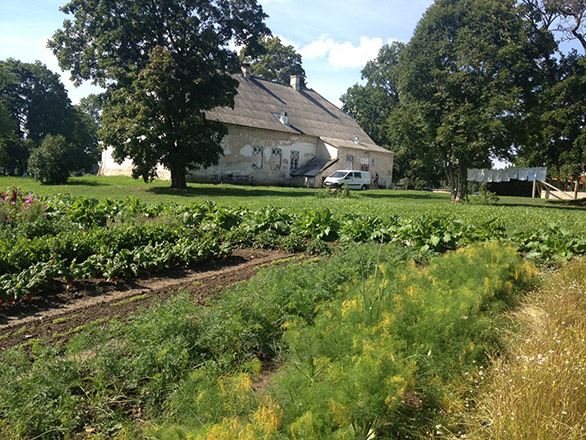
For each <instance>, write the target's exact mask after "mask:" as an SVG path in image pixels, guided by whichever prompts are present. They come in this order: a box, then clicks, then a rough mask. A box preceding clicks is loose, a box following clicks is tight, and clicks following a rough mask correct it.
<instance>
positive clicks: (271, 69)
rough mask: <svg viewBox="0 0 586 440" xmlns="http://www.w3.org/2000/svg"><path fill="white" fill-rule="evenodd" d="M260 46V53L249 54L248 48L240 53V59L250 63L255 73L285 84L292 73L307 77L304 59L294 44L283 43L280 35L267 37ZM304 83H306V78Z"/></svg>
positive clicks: (252, 71)
mask: <svg viewBox="0 0 586 440" xmlns="http://www.w3.org/2000/svg"><path fill="white" fill-rule="evenodd" d="M260 47H261V51H262V53H259V54H258V55H249V52H250V51H249V49H248V48H244V49H243V50H242V52H241V53H240V61H241V62H242V63H247V64H250V72H251V73H252V74H253V75H255V76H260V77H261V78H264V79H266V80H269V81H275V82H280V83H283V84H289V80H290V78H291V76H292V75H300V76H301V77H302V78H305V69H303V60H302V58H301V55H300V54H299V53H297V51H295V48H294V47H293V46H291V45H285V44H283V43H282V42H281V39H280V38H279V37H265V38H263V39H262V40H261V41H260ZM253 53H254V52H253ZM302 85H305V79H303V82H302Z"/></svg>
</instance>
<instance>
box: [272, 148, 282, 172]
mask: <svg viewBox="0 0 586 440" xmlns="http://www.w3.org/2000/svg"><path fill="white" fill-rule="evenodd" d="M280 169H281V149H280V148H273V149H272V150H271V170H280Z"/></svg>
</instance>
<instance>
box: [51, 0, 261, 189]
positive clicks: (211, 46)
mask: <svg viewBox="0 0 586 440" xmlns="http://www.w3.org/2000/svg"><path fill="white" fill-rule="evenodd" d="M62 10H63V12H65V13H66V14H70V15H72V18H71V19H69V20H66V21H65V22H64V23H63V28H62V29H60V30H58V31H57V32H56V33H55V35H54V36H53V38H52V39H51V40H50V42H49V45H50V47H51V48H52V49H53V52H54V53H55V54H56V56H57V58H58V60H59V63H60V65H61V67H62V68H64V69H69V70H71V75H72V78H73V79H74V80H75V81H77V82H81V81H85V80H91V81H93V82H94V83H96V84H99V85H101V86H102V87H105V88H106V89H107V93H106V98H107V99H106V102H105V105H104V110H103V115H102V121H101V122H102V124H103V128H102V131H101V133H102V138H103V140H104V142H105V143H106V144H107V145H111V146H112V147H113V148H114V158H115V159H117V160H118V161H122V160H124V158H125V157H130V158H131V159H132V161H133V176H134V177H142V178H143V179H144V180H145V181H149V180H150V179H152V178H154V177H155V176H156V168H157V165H158V164H159V163H160V164H162V165H164V166H165V167H166V168H168V169H169V170H170V172H171V180H172V183H171V186H172V187H174V188H184V187H185V186H186V173H187V171H188V170H189V169H194V168H197V167H199V166H204V167H205V166H209V165H211V164H215V163H217V161H218V159H219V157H220V155H221V154H222V148H221V145H220V142H221V139H222V137H223V135H224V134H225V128H224V127H223V126H222V125H220V124H219V123H215V122H213V121H209V120H207V119H206V117H205V111H206V110H209V109H212V108H214V107H216V106H231V105H233V103H234V95H235V94H236V87H237V82H236V81H235V80H233V79H232V78H231V77H230V75H229V72H230V71H235V70H236V68H237V65H238V56H237V54H236V53H235V52H234V50H233V49H231V47H235V46H247V47H248V48H249V50H251V53H254V50H255V48H256V46H257V45H256V42H257V41H258V40H259V39H260V38H262V37H264V36H266V35H268V34H269V30H268V28H267V27H266V25H265V24H264V21H263V20H264V18H265V14H264V12H263V10H262V8H261V6H260V5H258V4H257V2H256V0H116V1H114V0H92V1H87V0H72V1H70V2H69V3H67V4H66V5H65V6H64V7H63V8H62Z"/></svg>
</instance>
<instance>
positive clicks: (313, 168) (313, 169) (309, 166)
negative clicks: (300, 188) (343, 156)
mask: <svg viewBox="0 0 586 440" xmlns="http://www.w3.org/2000/svg"><path fill="white" fill-rule="evenodd" d="M337 161H338V159H322V158H318V157H314V158H312V159H311V160H310V161H308V162H307V163H306V164H305V165H303V166H302V167H301V168H298V169H296V170H293V171H291V175H292V176H306V177H315V176H317V175H318V174H319V173H321V172H322V171H323V170H325V169H327V168H329V167H330V166H331V165H333V164H334V163H336V162H337Z"/></svg>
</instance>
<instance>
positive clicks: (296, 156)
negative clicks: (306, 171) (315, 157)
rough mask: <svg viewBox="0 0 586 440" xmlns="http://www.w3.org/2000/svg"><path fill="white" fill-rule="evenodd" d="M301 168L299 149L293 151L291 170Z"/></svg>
mask: <svg viewBox="0 0 586 440" xmlns="http://www.w3.org/2000/svg"><path fill="white" fill-rule="evenodd" d="M297 168H299V151H295V150H293V151H291V171H293V170H296V169H297Z"/></svg>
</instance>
